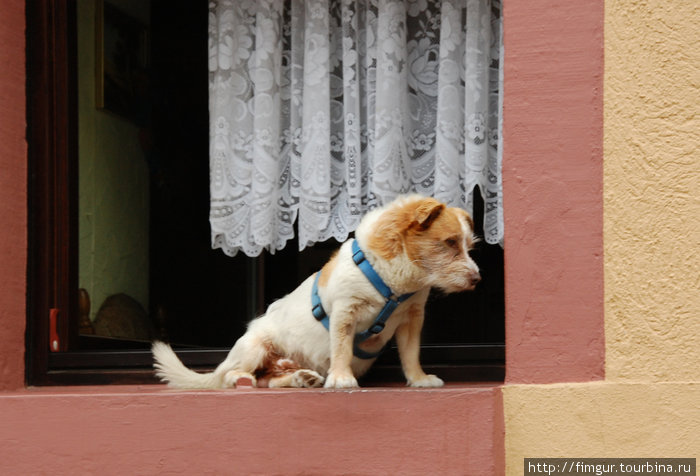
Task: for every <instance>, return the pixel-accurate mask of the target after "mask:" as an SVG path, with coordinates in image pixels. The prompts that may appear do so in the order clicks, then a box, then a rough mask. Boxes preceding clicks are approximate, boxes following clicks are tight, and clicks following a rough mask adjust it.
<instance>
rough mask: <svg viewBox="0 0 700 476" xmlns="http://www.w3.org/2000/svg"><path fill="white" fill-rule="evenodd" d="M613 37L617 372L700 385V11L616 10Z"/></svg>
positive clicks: (610, 285)
mask: <svg viewBox="0 0 700 476" xmlns="http://www.w3.org/2000/svg"><path fill="white" fill-rule="evenodd" d="M605 35H606V37H605V38H606V39H605V57H606V62H605V64H606V75H605V296H606V307H605V313H606V320H605V323H606V326H605V334H606V339H607V343H608V345H607V349H606V354H607V355H606V372H607V375H608V378H609V379H614V380H636V381H639V380H643V381H647V380H651V381H698V380H699V377H700V117H698V107H700V48H698V44H700V3H698V2H697V1H696V0H681V1H674V2H667V1H663V0H655V1H645V2H639V1H631V0H628V1H608V2H607V4H606V25H605ZM698 401H700V400H698Z"/></svg>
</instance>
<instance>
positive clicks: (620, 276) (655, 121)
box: [503, 0, 700, 474]
mask: <svg viewBox="0 0 700 476" xmlns="http://www.w3.org/2000/svg"><path fill="white" fill-rule="evenodd" d="M698 44H700V3H698V2H697V0H680V1H673V2H669V1H666V0H648V1H633V0H625V1H622V0H619V1H614V0H607V1H606V2H605V78H604V248H605V260H604V263H605V264H604V265H605V337H606V379H605V381H603V382H591V383H581V384H555V385H509V386H506V387H505V388H504V390H503V392H504V407H505V425H506V442H505V444H506V466H507V472H508V474H522V471H523V458H525V457H566V456H569V457H691V458H692V457H694V458H698V457H700V152H698V150H699V149H700V120H699V119H698V115H697V114H698V107H699V106H700V89H699V88H700V48H698Z"/></svg>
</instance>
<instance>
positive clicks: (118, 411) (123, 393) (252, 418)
mask: <svg viewBox="0 0 700 476" xmlns="http://www.w3.org/2000/svg"><path fill="white" fill-rule="evenodd" d="M0 414H1V415H3V416H4V417H3V418H5V419H6V420H7V421H4V422H3V425H1V426H0V441H7V442H11V445H10V447H6V448H5V450H7V451H6V452H5V454H7V455H10V456H11V457H9V458H10V460H11V461H6V462H5V464H9V465H10V466H8V467H12V468H13V469H15V470H16V472H17V473H18V474H32V473H35V472H36V470H37V468H45V469H47V472H49V471H48V468H51V470H52V471H51V472H55V473H59V474H60V473H63V472H66V473H68V472H81V471H82V469H86V468H92V469H93V470H94V468H95V467H103V468H105V467H107V468H109V467H112V468H119V472H120V473H122V474H156V473H164V472H167V473H188V472H192V471H195V472H197V473H200V474H204V473H213V474H230V472H231V471H234V472H236V473H237V474H300V473H302V472H303V473H304V474H347V473H348V472H352V473H356V474H501V473H502V472H503V470H502V467H503V459H504V452H503V403H502V396H501V384H500V383H451V384H448V385H447V386H446V387H444V388H439V389H409V388H406V387H404V386H401V385H397V386H393V385H392V386H389V385H386V386H384V385H383V386H375V387H365V388H360V389H353V390H325V389H313V390H307V389H255V388H240V389H234V390H208V391H206V390H202V391H181V390H171V389H168V388H167V387H165V386H164V385H111V386H82V387H65V386H61V387H40V388H39V387H30V388H27V389H23V390H19V391H15V392H5V393H0ZM27 415H31V418H27ZM124 455H129V457H128V458H125V457H124ZM232 464H235V467H234V466H231V465H232ZM90 465H93V466H90ZM81 468H82V469H81ZM85 472H89V471H87V469H86V471H85Z"/></svg>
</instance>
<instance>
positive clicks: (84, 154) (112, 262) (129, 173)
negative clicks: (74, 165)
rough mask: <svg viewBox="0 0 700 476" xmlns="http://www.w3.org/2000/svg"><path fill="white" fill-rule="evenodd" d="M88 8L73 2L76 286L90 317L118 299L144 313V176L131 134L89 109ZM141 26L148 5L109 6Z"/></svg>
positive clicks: (91, 41) (118, 121)
mask: <svg viewBox="0 0 700 476" xmlns="http://www.w3.org/2000/svg"><path fill="white" fill-rule="evenodd" d="M95 1H96V0H81V1H79V2H78V3H77V12H78V13H77V14H78V78H79V80H78V145H79V163H80V165H79V172H78V173H79V194H80V198H79V208H80V210H79V215H80V219H79V229H80V231H79V236H80V241H79V258H78V259H79V286H80V287H83V288H85V289H87V291H88V293H89V294H90V297H91V301H92V308H91V318H92V319H94V318H95V314H96V313H97V311H98V309H99V307H100V305H101V304H102V302H103V301H104V300H105V298H107V297H108V296H110V295H112V294H117V293H126V294H128V295H130V296H131V297H133V298H134V299H136V300H137V301H139V302H140V303H141V305H143V306H144V307H145V308H146V309H148V246H149V243H148V236H149V227H148V219H149V216H148V214H149V207H148V204H149V174H148V166H147V164H146V160H145V157H144V153H143V150H142V148H141V144H140V142H139V137H138V134H139V129H138V127H137V126H136V125H135V124H133V123H132V122H129V121H128V120H126V119H123V118H121V117H120V116H117V115H115V114H112V113H109V112H105V111H102V110H98V109H97V108H96V106H95V104H96V101H95ZM111 3H116V4H117V5H119V6H120V8H122V9H124V11H128V12H129V13H130V14H132V15H134V16H136V17H137V18H139V19H140V20H141V21H142V22H144V23H146V22H147V21H148V14H149V9H148V7H149V2H143V1H134V0H132V1H124V0H122V1H118V2H115V1H112V2H111Z"/></svg>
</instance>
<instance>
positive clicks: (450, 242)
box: [445, 238, 457, 248]
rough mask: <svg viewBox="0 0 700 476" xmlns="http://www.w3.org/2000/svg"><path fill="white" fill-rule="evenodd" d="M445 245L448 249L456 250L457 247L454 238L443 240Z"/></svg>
mask: <svg viewBox="0 0 700 476" xmlns="http://www.w3.org/2000/svg"><path fill="white" fill-rule="evenodd" d="M445 244H446V245H447V246H449V247H450V248H456V247H457V240H456V239H455V238H448V239H446V240H445Z"/></svg>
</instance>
